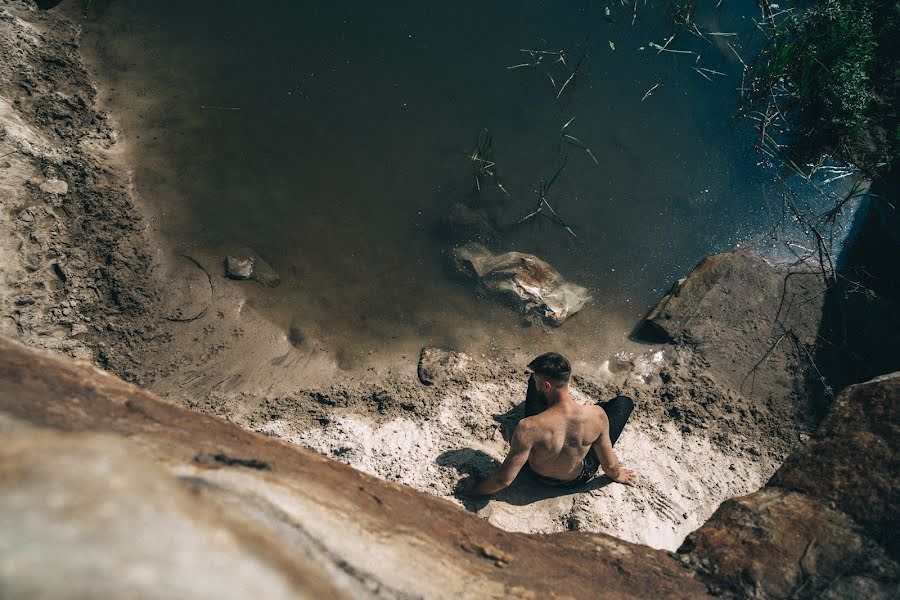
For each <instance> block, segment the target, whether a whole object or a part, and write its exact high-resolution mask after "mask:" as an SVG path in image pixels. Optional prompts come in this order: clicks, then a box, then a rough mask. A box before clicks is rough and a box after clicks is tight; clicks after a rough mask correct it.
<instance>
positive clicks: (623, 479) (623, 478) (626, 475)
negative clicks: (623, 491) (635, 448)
mask: <svg viewBox="0 0 900 600" xmlns="http://www.w3.org/2000/svg"><path fill="white" fill-rule="evenodd" d="M611 479H612V478H611ZM613 481H615V482H616V483H621V484H622V485H634V471H632V470H631V469H626V468H625V467H619V476H618V477H616V478H615V479H613Z"/></svg>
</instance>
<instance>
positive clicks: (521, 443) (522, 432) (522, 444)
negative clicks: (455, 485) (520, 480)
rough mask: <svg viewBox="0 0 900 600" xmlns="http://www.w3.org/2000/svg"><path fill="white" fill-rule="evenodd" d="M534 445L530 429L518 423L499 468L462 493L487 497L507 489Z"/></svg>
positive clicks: (526, 425) (524, 424)
mask: <svg viewBox="0 0 900 600" xmlns="http://www.w3.org/2000/svg"><path fill="white" fill-rule="evenodd" d="M533 443H534V440H533V439H532V435H531V428H530V426H529V425H528V424H526V423H522V422H520V423H519V425H518V426H517V427H516V431H515V433H513V438H512V441H510V443H509V453H508V454H507V455H506V460H504V461H503V464H502V465H500V467H499V468H498V469H497V470H496V471H494V472H493V473H491V474H490V475H489V476H488V477H487V478H486V479H485V480H484V481H482V482H481V483H479V484H478V485H475V486H474V488H473V489H472V490H471V491H467V490H465V489H463V490H462V491H463V492H464V493H468V494H469V495H472V496H489V495H491V494H495V493H497V492H499V491H500V490H502V489H503V488H505V487H507V486H508V485H509V484H511V483H512V482H513V480H514V479H515V478H516V475H518V474H519V471H521V470H522V467H523V466H525V463H526V462H527V461H528V455H529V454H530V453H531V446H532V444H533Z"/></svg>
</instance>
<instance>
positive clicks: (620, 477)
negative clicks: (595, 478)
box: [591, 408, 634, 485]
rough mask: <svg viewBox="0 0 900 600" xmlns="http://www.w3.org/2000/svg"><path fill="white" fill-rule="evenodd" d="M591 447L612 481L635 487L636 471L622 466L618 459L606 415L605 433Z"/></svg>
mask: <svg viewBox="0 0 900 600" xmlns="http://www.w3.org/2000/svg"><path fill="white" fill-rule="evenodd" d="M600 410H601V411H602V410H603V409H602V408H601V409H600ZM591 447H592V448H593V449H594V452H596V453H597V458H599V459H600V467H601V468H602V469H603V472H604V473H606V474H607V476H609V478H610V479H612V480H613V481H615V482H618V483H623V484H625V485H633V483H632V478H633V477H634V471H632V470H631V469H626V468H625V467H623V466H622V465H620V464H619V459H618V458H616V453H615V452H613V447H612V442H611V441H610V439H609V419H607V418H606V414H605V413H604V415H603V432H602V433H601V434H600V437H598V438H597V441H595V442H594V443H593V444H592V445H591Z"/></svg>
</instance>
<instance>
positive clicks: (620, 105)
mask: <svg viewBox="0 0 900 600" xmlns="http://www.w3.org/2000/svg"><path fill="white" fill-rule="evenodd" d="M607 6H608V7H609V9H610V16H611V18H612V20H613V21H614V22H613V23H609V22H608V21H607V20H605V19H604V12H605V8H606V7H607ZM632 11H633V7H632V5H628V6H623V5H621V4H618V3H609V4H607V3H603V2H584V1H582V2H537V1H523V0H515V1H513V0H498V1H492V2H476V1H471V0H461V1H460V0H457V1H453V2H422V1H417V2H412V1H393V2H377V3H375V2H351V1H341V0H339V1H331V2H327V3H326V2H301V1H291V2H288V1H281V0H270V1H266V2H257V3H248V2H233V1H224V2H223V1H216V2H212V1H208V0H192V1H191V2H180V1H174V0H170V1H156V2H138V1H137V0H114V1H112V2H105V3H104V2H95V3H94V4H93V6H92V7H91V9H90V10H89V12H88V20H87V21H86V25H87V42H88V43H87V46H88V47H89V50H90V54H91V55H92V57H93V58H92V62H93V63H94V66H95V69H96V70H97V72H98V73H99V75H100V79H101V83H103V84H104V85H105V86H106V87H107V88H108V91H109V94H108V95H109V98H108V100H109V105H110V107H111V108H112V109H113V111H114V112H115V113H116V114H117V115H118V117H119V119H120V125H121V128H122V130H123V132H124V134H125V136H126V137H127V139H128V140H129V142H130V143H131V147H132V150H133V155H134V156H133V157H132V162H133V164H134V166H135V179H136V183H137V186H138V189H139V191H140V193H141V194H142V195H143V197H144V198H145V199H146V201H147V202H149V203H150V205H151V206H154V207H155V208H156V209H157V210H159V211H160V212H161V215H162V216H161V218H160V219H159V221H158V228H159V230H160V231H161V233H162V234H163V235H164V236H166V237H167V238H169V239H170V240H172V243H173V244H174V245H176V246H181V247H187V248H193V249H198V248H199V249H201V250H203V251H206V252H210V253H224V252H226V251H227V250H228V249H229V248H232V247H235V246H244V245H249V246H252V247H254V248H256V249H257V250H258V251H259V252H260V253H261V254H262V255H263V256H265V257H266V258H267V259H268V260H269V261H270V262H271V263H273V264H274V265H275V267H276V268H277V269H278V270H279V271H280V272H281V273H282V276H283V277H284V279H285V282H284V284H283V285H282V286H281V287H279V288H277V289H275V290H261V289H260V290H256V291H255V292H253V293H254V294H255V297H254V301H255V302H256V303H257V305H258V307H259V308H260V310H262V311H263V312H264V313H265V314H267V315H269V316H270V317H271V318H272V319H273V320H275V321H278V322H280V323H285V324H286V323H288V322H290V321H291V320H294V321H297V320H299V321H301V322H302V323H303V324H304V326H305V327H307V328H309V329H312V330H314V331H315V334H316V335H318V336H319V337H322V338H326V339H329V340H331V343H333V344H334V345H335V346H336V347H342V348H343V351H344V352H345V355H346V353H347V352H350V354H353V355H355V356H358V357H364V356H366V354H367V352H368V350H372V349H377V350H384V349H386V348H388V347H389V346H390V344H391V343H393V344H396V345H397V347H398V348H400V349H403V350H404V351H405V350H407V349H410V348H414V347H419V346H421V345H422V344H427V343H431V344H445V345H450V346H456V347H459V348H462V349H468V350H471V351H478V350H479V349H481V350H484V349H486V348H489V347H491V346H502V347H520V348H523V349H526V350H528V351H530V350H532V349H538V348H545V347H547V346H552V347H556V348H559V349H563V350H565V351H567V352H570V353H574V354H575V355H576V358H591V357H592V356H593V355H594V354H595V353H597V352H602V351H605V350H606V349H609V348H611V347H615V346H616V345H617V344H620V343H621V342H622V341H623V340H624V337H625V335H626V333H627V331H628V330H629V329H630V328H631V326H632V325H633V324H634V322H635V320H636V319H637V318H639V317H640V316H641V315H642V314H643V313H644V312H645V311H646V309H647V308H648V307H649V306H650V305H652V304H653V303H654V302H655V301H656V300H657V299H658V297H659V296H660V295H661V294H662V293H663V292H664V291H665V290H666V289H667V288H668V286H669V285H670V284H671V282H672V281H673V280H674V279H676V278H678V277H681V276H683V275H685V274H686V273H687V272H688V271H689V270H690V268H691V267H692V266H693V265H694V264H696V263H697V262H698V261H699V260H700V259H701V258H702V257H703V256H704V255H706V254H709V253H712V252H717V251H721V250H724V249H727V248H730V247H733V246H734V245H735V244H739V243H748V242H759V241H760V240H765V239H766V237H767V236H768V235H769V232H770V231H771V229H772V214H773V212H772V210H771V209H770V208H767V205H766V202H765V201H764V195H768V196H770V197H774V196H777V194H779V193H781V192H783V191H784V190H785V189H787V187H790V186H796V182H790V181H789V182H787V183H785V182H781V181H779V180H778V172H777V171H774V170H773V169H771V168H768V167H766V166H765V165H760V164H759V163H760V161H761V160H762V158H763V157H762V156H761V155H760V154H759V153H758V152H757V151H756V150H754V148H753V147H752V143H753V140H754V139H755V137H756V136H758V134H757V133H756V132H755V130H754V129H753V128H752V123H751V122H748V121H746V120H736V119H735V118H734V114H735V111H736V109H737V107H738V103H739V100H740V92H739V90H738V88H739V87H740V85H741V70H742V66H741V63H740V61H739V59H738V55H744V60H745V61H747V62H749V55H750V54H751V51H752V48H753V47H754V45H755V44H757V43H758V40H757V39H755V34H754V32H755V28H754V26H753V23H752V22H751V20H750V18H751V17H753V16H755V15H756V11H757V8H756V5H755V3H753V2H749V1H747V2H728V3H724V5H723V7H722V8H721V9H720V10H713V9H712V7H709V9H708V10H707V14H705V15H699V16H698V18H697V23H698V26H699V27H700V31H701V32H706V33H707V34H708V33H709V32H719V33H738V34H739V35H737V36H713V35H707V38H708V41H707V40H704V39H702V38H701V37H700V36H697V35H691V34H688V33H685V32H683V31H682V32H681V33H680V34H679V35H678V36H677V37H676V39H675V40H673V41H672V42H671V43H670V44H669V46H668V49H671V50H681V51H691V52H693V53H694V54H678V53H669V52H658V51H657V50H656V49H654V48H652V47H650V43H651V42H654V43H657V44H660V45H663V44H665V41H666V40H667V39H668V38H669V36H670V34H671V33H672V31H673V29H672V24H671V20H670V18H668V17H667V15H666V12H665V10H664V9H663V8H662V7H658V6H654V5H650V4H648V5H644V4H640V5H639V6H637V20H636V22H635V24H634V25H632ZM727 44H731V46H732V47H733V48H734V50H732V48H731V47H729V46H728V45H727ZM521 49H531V50H540V51H544V52H559V51H561V52H563V53H564V56H565V59H566V64H567V65H568V67H569V68H568V69H567V68H566V67H565V66H563V64H562V63H555V62H553V58H554V57H550V55H546V56H548V57H549V58H547V59H545V60H543V61H542V62H541V64H540V65H538V67H536V68H532V67H526V68H514V69H510V68H508V67H511V66H514V65H517V64H521V63H523V62H529V60H531V59H532V55H531V54H530V53H523V52H521V51H520V50H521ZM582 56H584V57H585V58H584V60H583V61H582V63H581V68H580V69H579V71H578V74H577V75H576V76H575V77H574V78H573V79H572V81H571V82H570V84H569V85H568V86H566V89H565V90H563V93H562V94H560V95H559V98H557V95H558V90H559V87H560V85H561V83H562V82H563V81H565V80H566V79H567V77H568V75H569V74H571V71H572V68H573V66H574V64H576V63H577V62H578V60H579V59H580V58H581V57H582ZM692 67H697V68H701V69H709V70H710V71H704V73H706V74H707V75H708V77H709V79H711V81H710V80H707V78H705V77H703V76H702V75H701V74H700V73H698V72H697V71H696V70H695V69H694V68H692ZM711 71H716V72H718V73H722V74H723V75H719V74H714V73H712V72H711ZM654 86H657V87H656V88H655V89H654V91H653V92H652V94H650V95H649V96H648V97H646V98H644V96H645V94H646V93H647V92H648V90H650V89H651V88H653V87H654ZM642 98H644V99H643V100H642ZM573 117H574V119H575V120H574V121H572V123H571V124H570V125H569V127H568V128H567V129H566V131H567V132H568V133H569V134H571V135H573V136H575V137H577V138H578V139H579V140H581V141H583V142H584V143H585V144H586V145H587V146H589V147H590V149H591V151H592V153H593V154H594V156H595V157H596V159H597V163H599V164H597V163H595V162H594V160H592V159H591V157H590V156H589V155H588V153H587V152H585V151H584V150H582V149H579V148H577V147H575V146H573V145H564V152H565V153H566V154H567V155H568V163H567V166H566V168H565V169H564V170H563V172H562V174H561V175H560V177H559V179H558V180H557V181H556V183H555V184H554V185H553V187H552V189H551V193H550V195H549V199H550V201H551V203H552V204H553V205H554V207H555V208H556V209H557V210H558V212H559V214H560V215H561V216H562V218H563V219H564V220H565V221H566V222H568V223H569V224H570V225H571V226H572V229H573V231H574V232H575V233H576V234H577V236H578V239H575V238H574V237H572V236H571V235H569V234H568V233H567V232H565V231H564V230H562V229H561V228H559V227H557V226H555V225H554V224H553V223H551V222H550V221H548V220H546V219H543V220H542V219H534V220H532V221H530V222H529V223H528V224H527V225H526V226H523V227H520V228H518V229H516V230H515V231H513V232H510V233H508V234H507V235H506V236H505V239H504V243H505V247H506V248H508V249H516V250H521V251H526V252H533V253H536V254H538V255H540V256H541V257H543V258H545V259H546V260H548V261H550V262H551V263H553V264H554V265H556V266H557V268H559V270H560V271H561V272H562V273H563V274H564V275H565V276H566V277H568V278H571V279H573V280H575V281H577V282H579V283H581V284H583V285H585V286H587V287H589V288H590V289H591V290H592V291H593V293H594V297H595V300H594V302H592V303H591V304H590V305H589V306H588V308H586V309H585V310H584V311H583V312H582V313H581V314H579V315H578V316H576V317H575V318H574V319H572V320H571V321H570V322H568V323H566V324H565V325H564V326H563V327H562V328H561V329H559V330H555V331H551V332H546V331H543V330H541V329H540V328H535V327H531V328H524V327H522V325H521V323H520V319H519V318H518V317H517V316H516V315H515V314H514V313H512V311H510V310H508V309H506V308H505V307H500V306H496V305H494V304H492V303H490V302H488V301H485V300H482V299H479V298H476V297H474V296H473V294H472V293H471V291H470V290H469V289H468V288H467V287H465V286H464V285H461V284H460V283H458V282H455V281H453V280H451V279H449V278H448V277H447V276H446V274H445V271H444V268H443V261H444V258H443V251H444V250H445V248H446V246H447V244H446V242H445V241H444V240H442V239H441V238H440V236H438V235H436V234H435V232H434V224H435V223H436V222H437V221H438V220H439V219H440V217H441V216H442V215H443V214H445V212H446V210H447V208H448V207H449V206H450V205H451V204H452V203H453V202H458V201H463V202H468V203H469V204H473V205H478V203H479V202H482V201H487V200H485V199H481V198H479V197H478V195H477V194H476V193H475V192H474V189H473V177H472V165H471V163H470V161H469V160H468V159H467V154H468V153H470V152H471V151H472V149H473V147H474V145H475V142H476V139H477V137H478V134H479V131H481V130H482V129H484V128H486V129H488V130H490V132H491V133H492V135H493V139H494V148H495V149H494V152H495V159H496V162H497V167H496V168H497V172H498V174H499V175H500V177H501V178H502V182H503V184H504V187H505V188H506V189H507V190H508V192H509V194H510V198H509V199H508V200H505V202H506V203H507V204H506V209H505V210H506V213H507V214H509V215H515V214H522V215H524V214H527V213H528V212H530V211H531V210H532V209H533V208H534V206H535V203H536V201H537V190H538V184H539V180H540V179H541V178H542V177H544V178H547V177H549V176H551V175H552V173H553V172H554V171H555V169H556V167H557V165H558V164H559V161H560V160H561V159H560V135H561V134H560V130H561V127H562V125H563V124H564V123H566V122H568V121H569V120H570V119H572V118H573ZM351 362H352V361H351Z"/></svg>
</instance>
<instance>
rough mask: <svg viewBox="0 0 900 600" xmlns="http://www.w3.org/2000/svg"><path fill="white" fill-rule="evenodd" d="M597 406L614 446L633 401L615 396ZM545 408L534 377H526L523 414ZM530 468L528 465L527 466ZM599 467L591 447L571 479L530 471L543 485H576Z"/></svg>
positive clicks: (586, 479)
mask: <svg viewBox="0 0 900 600" xmlns="http://www.w3.org/2000/svg"><path fill="white" fill-rule="evenodd" d="M597 406H599V407H600V408H602V409H603V410H604V411H606V417H607V418H608V419H609V440H610V443H611V444H612V445H613V446H615V445H616V440H618V439H619V436H620V435H622V430H623V429H625V423H627V422H628V417H630V416H631V411H633V410H634V402H633V401H632V400H631V398H629V397H628V396H616V397H615V398H613V399H612V400H610V401H608V402H597ZM546 408H547V401H546V399H544V398H542V397H540V395H538V393H537V386H536V385H535V383H534V377H530V378H529V379H528V392H527V393H526V395H525V416H526V417H533V416H534V415H536V414H538V413H541V412H543V411H544V410H545V409H546ZM529 468H530V467H529ZM599 468H600V459H599V458H598V457H597V453H596V452H594V449H593V448H590V449H589V450H588V452H587V454H586V455H585V457H584V461H583V463H582V467H581V474H580V475H579V476H578V477H576V478H575V479H573V480H571V481H562V480H561V479H555V478H553V477H546V476H544V475H541V474H539V473H535V472H534V471H531V473H532V474H533V475H534V476H535V478H536V479H537V480H538V481H540V482H541V483H543V484H545V485H551V486H578V485H582V484H584V483H587V482H588V481H590V479H591V478H592V477H593V476H594V475H596V474H597V470H598V469H599Z"/></svg>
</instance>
